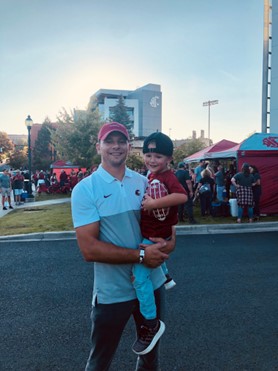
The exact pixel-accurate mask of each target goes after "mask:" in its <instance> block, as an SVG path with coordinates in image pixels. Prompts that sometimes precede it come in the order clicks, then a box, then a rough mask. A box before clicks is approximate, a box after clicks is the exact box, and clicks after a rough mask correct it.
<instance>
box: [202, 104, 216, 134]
mask: <svg viewBox="0 0 278 371" xmlns="http://www.w3.org/2000/svg"><path fill="white" fill-rule="evenodd" d="M214 104H218V100H209V101H207V102H204V103H203V106H208V139H209V141H210V106H212V105H214Z"/></svg>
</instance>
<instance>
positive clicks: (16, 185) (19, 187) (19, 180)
mask: <svg viewBox="0 0 278 371" xmlns="http://www.w3.org/2000/svg"><path fill="white" fill-rule="evenodd" d="M12 185H13V190H14V196H15V204H16V205H20V204H21V195H22V193H23V185H24V176H23V175H22V174H21V172H20V170H16V174H15V176H14V177H13V179H12Z"/></svg>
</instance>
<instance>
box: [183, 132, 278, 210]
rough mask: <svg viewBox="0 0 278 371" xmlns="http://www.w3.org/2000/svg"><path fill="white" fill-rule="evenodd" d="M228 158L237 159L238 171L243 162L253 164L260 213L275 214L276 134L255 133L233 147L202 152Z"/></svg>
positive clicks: (277, 205) (277, 186) (277, 195)
mask: <svg viewBox="0 0 278 371" xmlns="http://www.w3.org/2000/svg"><path fill="white" fill-rule="evenodd" d="M197 153H198V152H197ZM195 155H196V153H195ZM192 156H194V155H192ZM192 156H190V157H192ZM229 158H230V159H235V160H236V161H237V169H238V171H240V169H241V167H242V164H243V163H244V162H246V163H248V164H249V165H255V166H256V167H257V168H258V170H259V173H260V175H261V184H262V197H261V201H260V208H261V213H263V214H269V215H271V214H277V213H278V134H273V133H255V134H253V135H251V136H250V137H249V138H247V139H245V140H244V141H243V142H241V143H240V144H237V145H235V146H234V147H231V148H228V149H226V150H222V151H214V152H213V153H210V154H209V156H207V155H206V154H204V159H211V160H216V159H218V160H221V159H229ZM187 159H188V157H187V158H186V159H185V161H186V162H187ZM189 162H192V161H189Z"/></svg>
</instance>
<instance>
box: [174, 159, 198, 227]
mask: <svg viewBox="0 0 278 371" xmlns="http://www.w3.org/2000/svg"><path fill="white" fill-rule="evenodd" d="M175 175H176V177H177V178H178V181H179V182H180V184H181V185H182V186H183V188H184V189H185V190H186V191H187V194H188V200H187V201H186V202H185V203H184V204H182V205H179V209H178V217H179V221H180V222H184V211H186V213H187V215H188V219H189V223H191V224H196V220H195V219H194V215H193V197H194V192H193V184H192V180H191V178H190V175H189V171H188V169H186V165H185V163H184V162H179V163H178V170H177V171H176V173H175Z"/></svg>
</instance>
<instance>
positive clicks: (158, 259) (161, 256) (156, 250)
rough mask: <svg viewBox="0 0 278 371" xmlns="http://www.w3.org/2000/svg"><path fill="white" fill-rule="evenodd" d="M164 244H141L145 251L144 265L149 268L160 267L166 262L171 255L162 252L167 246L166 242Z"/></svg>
mask: <svg viewBox="0 0 278 371" xmlns="http://www.w3.org/2000/svg"><path fill="white" fill-rule="evenodd" d="M161 240H162V241H163V242H164V243H163V242H157V243H155V244H153V245H145V244H141V245H140V247H143V248H144V249H145V257H144V264H145V265H146V266H147V267H149V268H156V267H159V266H160V265H161V264H162V263H164V261H165V260H167V259H168V258H169V255H168V254H166V253H164V252H162V251H161V249H162V246H163V245H166V242H165V240H163V239H161Z"/></svg>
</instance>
